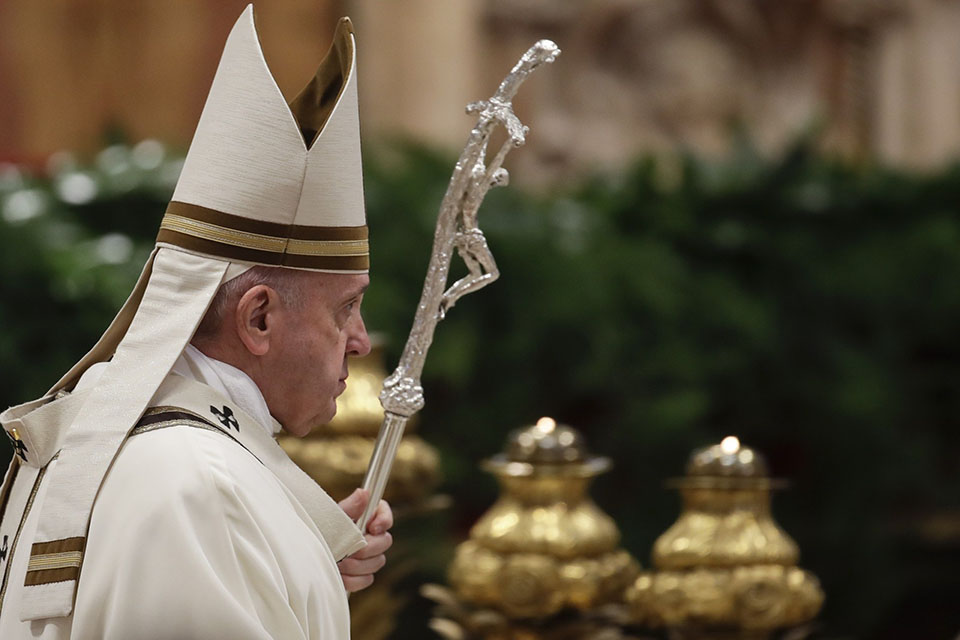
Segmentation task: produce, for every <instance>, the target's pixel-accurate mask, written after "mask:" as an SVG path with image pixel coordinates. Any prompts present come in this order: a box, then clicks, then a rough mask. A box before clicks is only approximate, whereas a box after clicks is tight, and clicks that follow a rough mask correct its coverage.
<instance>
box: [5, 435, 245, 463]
mask: <svg viewBox="0 0 960 640" xmlns="http://www.w3.org/2000/svg"><path fill="white" fill-rule="evenodd" d="M238 431H239V429H238ZM3 432H4V433H5V434H7V438H9V439H10V444H11V445H12V446H13V448H14V451H15V452H16V454H17V455H18V456H19V457H20V458H21V459H22V460H23V461H24V462H26V461H27V454H28V453H30V450H29V449H27V445H25V444H23V440H18V439H17V438H14V437H13V436H12V435H10V432H9V431H7V430H6V429H4V431H3Z"/></svg>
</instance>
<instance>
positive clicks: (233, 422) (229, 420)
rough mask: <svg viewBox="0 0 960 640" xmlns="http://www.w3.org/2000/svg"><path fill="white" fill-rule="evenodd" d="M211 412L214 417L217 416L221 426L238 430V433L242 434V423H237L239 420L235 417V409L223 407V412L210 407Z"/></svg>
mask: <svg viewBox="0 0 960 640" xmlns="http://www.w3.org/2000/svg"><path fill="white" fill-rule="evenodd" d="M210 411H211V412H212V413H213V415H215V416H217V420H219V421H220V424H222V425H223V426H225V427H226V428H227V429H231V428H232V429H236V430H237V432H238V433H239V432H240V423H239V422H237V419H236V418H235V417H233V409H231V408H230V407H228V406H227V405H223V410H222V411H221V410H220V409H217V408H216V407H215V406H213V405H210Z"/></svg>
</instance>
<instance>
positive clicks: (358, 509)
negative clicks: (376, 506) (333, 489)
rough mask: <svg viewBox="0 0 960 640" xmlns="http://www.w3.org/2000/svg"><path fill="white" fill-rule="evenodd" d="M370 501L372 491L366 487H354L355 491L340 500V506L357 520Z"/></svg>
mask: <svg viewBox="0 0 960 640" xmlns="http://www.w3.org/2000/svg"><path fill="white" fill-rule="evenodd" d="M368 502H370V492H369V491H367V490H366V489H354V491H353V493H351V494H350V495H349V496H347V497H346V498H344V499H343V500H341V501H340V503H339V504H340V508H341V509H343V512H344V513H346V514H347V516H349V518H350V519H351V520H356V519H357V518H359V517H360V516H361V515H362V514H363V510H364V509H365V508H366V507H367V503H368Z"/></svg>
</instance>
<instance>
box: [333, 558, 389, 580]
mask: <svg viewBox="0 0 960 640" xmlns="http://www.w3.org/2000/svg"><path fill="white" fill-rule="evenodd" d="M386 563H387V557H386V556H385V555H383V554H382V553H381V554H380V555H378V556H374V557H372V558H367V559H364V560H360V559H358V558H346V559H345V560H341V561H340V565H339V566H340V574H341V575H343V576H366V575H371V574H374V573H376V572H377V571H380V569H383V565H385V564H386Z"/></svg>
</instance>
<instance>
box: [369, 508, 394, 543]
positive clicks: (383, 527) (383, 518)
mask: <svg viewBox="0 0 960 640" xmlns="http://www.w3.org/2000/svg"><path fill="white" fill-rule="evenodd" d="M392 526H393V509H391V508H390V505H389V504H388V503H387V501H386V500H381V501H380V504H378V505H377V510H376V511H375V512H374V514H373V518H371V519H370V524H368V525H367V531H369V532H370V533H372V534H374V535H380V534H381V533H383V532H384V531H387V530H388V529H389V528H390V527H392Z"/></svg>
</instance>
